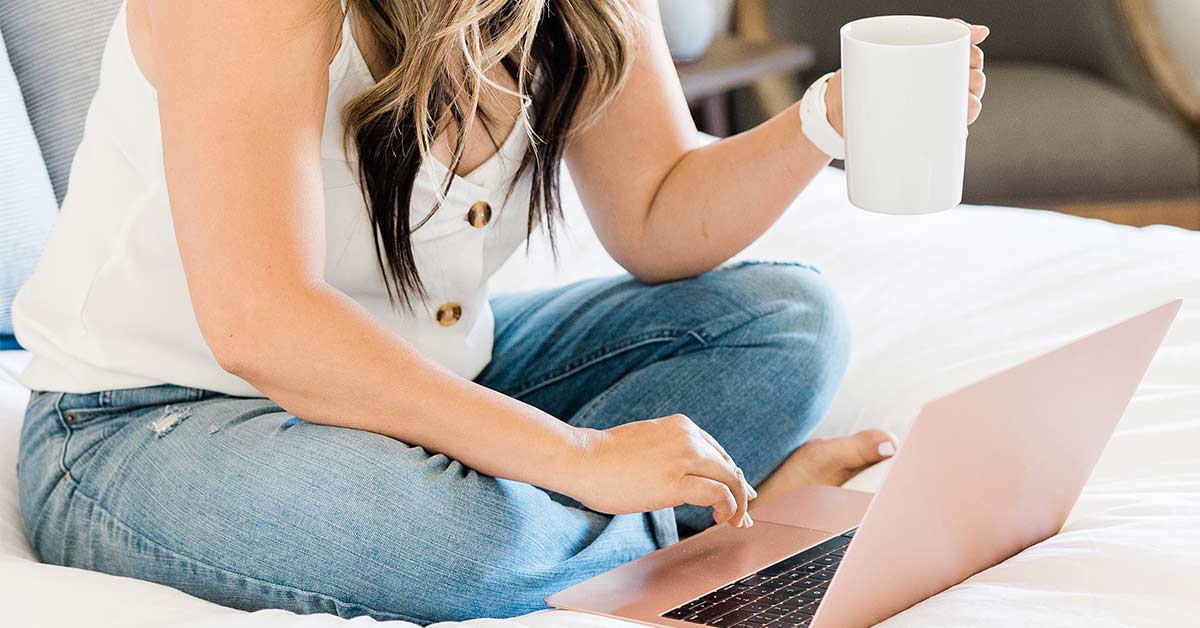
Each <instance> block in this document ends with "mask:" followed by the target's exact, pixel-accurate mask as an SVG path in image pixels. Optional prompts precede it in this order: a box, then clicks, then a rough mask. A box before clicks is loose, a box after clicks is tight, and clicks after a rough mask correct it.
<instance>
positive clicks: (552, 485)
mask: <svg viewBox="0 0 1200 628" xmlns="http://www.w3.org/2000/svg"><path fill="white" fill-rule="evenodd" d="M564 425H565V424H564ZM565 427H567V430H566V432H565V434H564V437H565V438H564V439H563V440H562V441H561V443H560V446H558V447H555V452H554V455H552V456H551V460H550V468H549V469H547V473H546V478H547V479H546V481H545V482H542V483H539V485H540V486H541V487H542V488H547V489H550V490H552V491H554V492H556V493H560V494H562V495H566V496H568V497H572V498H575V499H580V497H581V493H582V491H581V490H580V488H581V483H582V482H585V481H586V480H587V478H588V474H589V469H591V468H592V466H593V465H592V460H593V459H594V458H595V457H596V455H597V453H598V452H599V450H600V448H601V443H602V442H603V441H604V440H606V434H605V432H604V431H602V430H596V429H592V428H587V427H575V426H571V425H565Z"/></svg>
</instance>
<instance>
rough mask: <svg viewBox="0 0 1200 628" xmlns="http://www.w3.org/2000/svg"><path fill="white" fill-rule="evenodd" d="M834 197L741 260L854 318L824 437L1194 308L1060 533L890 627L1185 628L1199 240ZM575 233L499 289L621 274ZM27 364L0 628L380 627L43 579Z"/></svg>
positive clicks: (1191, 597)
mask: <svg viewBox="0 0 1200 628" xmlns="http://www.w3.org/2000/svg"><path fill="white" fill-rule="evenodd" d="M843 185H844V183H843V180H842V175H841V174H840V173H839V172H837V171H834V170H829V171H827V172H825V173H824V174H822V175H821V177H820V178H819V179H818V181H817V182H816V183H814V185H813V186H812V188H810V190H809V191H808V192H807V193H806V194H805V196H804V198H803V199H802V200H801V201H800V202H798V203H797V206H796V207H795V208H793V209H792V210H791V211H790V212H789V213H788V215H787V216H785V217H784V218H783V219H782V220H781V221H780V223H779V224H778V225H777V226H776V227H775V228H774V229H773V230H772V231H771V232H770V233H769V234H768V235H766V236H765V237H763V238H762V239H761V240H760V241H759V242H758V243H756V244H755V245H754V246H752V247H751V248H750V249H749V250H748V251H747V252H746V254H745V255H744V256H743V257H759V258H775V259H799V260H804V261H807V262H810V263H813V264H816V265H818V266H819V267H821V268H822V269H823V271H824V272H825V273H826V275H827V276H828V277H829V279H830V280H831V281H832V282H833V283H834V284H835V285H836V286H837V287H838V289H839V290H840V292H841V294H842V295H843V298H844V300H845V301H846V304H847V306H848V308H849V312H850V316H851V319H852V322H853V329H854V336H855V343H854V354H853V360H852V365H851V368H850V371H849V374H848V375H847V378H846V381H845V384H844V386H843V387H842V389H841V391H840V393H839V394H838V396H837V399H836V400H835V402H834V404H833V406H832V408H831V410H830V413H829V416H828V418H827V419H826V421H825V423H824V424H823V425H822V427H821V428H820V429H819V433H820V434H818V435H821V434H833V433H838V432H847V431H850V430H854V429H858V428H863V427H866V426H884V427H887V428H891V429H893V430H895V431H897V432H898V433H900V434H901V435H903V433H904V432H905V430H906V427H907V425H908V423H909V422H910V421H911V420H912V418H913V417H914V416H915V415H916V413H917V411H918V409H919V407H920V405H921V404H922V403H923V402H924V401H926V400H929V399H931V398H933V397H936V396H938V395H940V394H942V393H945V392H948V391H950V390H952V389H954V388H956V387H959V386H961V385H963V384H966V383H968V382H971V381H973V380H976V379H978V378H980V377H982V376H984V375H986V374H988V373H990V372H993V371H995V370H998V369H1001V368H1003V367H1005V366H1008V365H1011V364H1013V363H1015V362H1017V361H1019V360H1021V359H1022V358H1025V357H1028V356H1030V355H1033V354H1036V353H1038V352H1041V351H1044V350H1047V349H1050V348H1052V347H1055V346H1056V345H1059V344H1062V343H1064V342H1066V341H1068V340H1070V339H1072V338H1074V337H1076V336H1078V335H1081V334H1084V333H1086V332H1088V331H1091V330H1094V329H1097V328H1099V327H1101V326H1103V325H1105V324H1107V323H1110V322H1115V321H1117V320H1118V319H1121V318H1122V317H1125V316H1128V315H1132V314H1134V313H1137V312H1139V311H1142V310H1145V309H1149V308H1150V307H1152V306H1155V305H1159V304H1161V303H1164V302H1166V301H1167V300H1169V299H1172V298H1175V297H1185V298H1186V299H1189V301H1188V302H1187V303H1185V306H1184V309H1183V311H1182V313H1181V314H1180V317H1179V319H1178V321H1177V322H1176V324H1175V326H1174V328H1173V329H1172V330H1171V332H1170V334H1169V335H1168V337H1167V340H1166V344H1165V346H1164V347H1163V349H1162V350H1161V351H1160V352H1159V355H1158V356H1157V358H1156V359H1155V361H1154V364H1153V366H1152V367H1151V369H1150V372H1149V374H1148V375H1147V376H1146V379H1145V381H1144V382H1143V384H1142V386H1141V388H1140V390H1139V391H1138V394H1137V396H1136V397H1135V399H1134V401H1133V403H1132V405H1131V406H1130V408H1129V410H1128V412H1127V413H1126V415H1125V417H1124V419H1123V421H1122V423H1121V426H1120V428H1119V430H1118V432H1117V435H1116V436H1115V437H1114V439H1113V440H1112V442H1111V444H1110V445H1109V447H1108V449H1107V450H1106V452H1105V454H1104V456H1103V459H1102V460H1101V462H1100V465H1099V467H1098V469H1097V470H1096V473H1095V474H1094V475H1093V477H1092V478H1091V480H1090V482H1089V484H1088V487H1087V489H1086V490H1085V492H1084V494H1083V497H1082V498H1081V499H1080V501H1079V504H1078V507H1077V508H1076V509H1075V511H1074V512H1073V513H1072V516H1071V519H1070V521H1069V522H1068V524H1067V526H1066V528H1065V529H1064V531H1063V533H1062V534H1060V535H1058V536H1056V537H1054V538H1052V539H1050V540H1048V541H1046V542H1044V543H1041V544H1039V545H1037V546H1035V547H1033V548H1031V549H1029V550H1028V551H1026V552H1024V553H1022V554H1020V555H1018V556H1016V557H1014V558H1012V559H1010V560H1008V561H1006V562H1005V563H1003V564H1002V565H1000V566H998V567H996V568H993V569H990V570H988V571H986V572H984V573H982V574H979V575H978V576H975V577H974V578H971V579H970V580H968V581H967V582H965V583H963V584H960V585H958V586H956V587H954V588H952V589H950V590H949V591H947V592H945V593H943V594H941V595H938V596H936V597H934V598H932V599H930V600H928V601H926V602H924V603H922V604H919V605H917V606H916V607H914V608H912V609H910V610H908V611H906V612H905V613H902V614H901V615H899V616H897V617H895V618H893V619H891V620H889V621H888V622H886V623H885V624H884V625H886V626H888V627H889V628H897V627H906V626H922V627H928V626H987V627H992V626H995V627H1010V626H1092V627H1102V626H1147V627H1151V626H1153V627H1159V626H1188V625H1191V626H1194V625H1197V623H1198V622H1200V620H1198V619H1197V618H1198V617H1200V577H1197V576H1198V574H1200V233H1192V232H1186V231H1182V230H1178V229H1172V228H1149V229H1141V230H1135V229H1130V228H1125V227H1117V226H1113V225H1110V224H1107V223H1102V222H1096V221H1085V220H1079V219H1074V218H1069V217H1064V216H1060V215H1056V214H1050V213H1044V212H1035V211H1029V210H1012V209H1001V208H975V207H964V208H961V209H958V210H955V211H952V212H948V213H944V214H939V215H934V216H928V217H919V218H897V217H889V216H878V215H872V214H867V213H864V212H860V211H858V210H855V209H853V208H851V207H850V206H849V205H848V204H847V202H846V198H845V192H844V188H843ZM567 196H570V194H568V195H567ZM730 211H737V209H736V208H730ZM568 221H569V224H570V225H571V228H572V234H573V235H572V236H571V237H568V238H566V239H564V241H563V243H562V245H561V246H562V251H563V256H562V257H563V259H564V260H565V261H564V262H563V264H562V267H561V268H559V269H557V270H556V269H554V268H553V267H552V265H551V262H549V261H547V260H548V258H547V256H546V253H545V251H544V249H543V248H541V247H540V246H535V247H534V250H533V253H532V260H535V261H526V260H525V259H523V258H519V259H517V260H514V262H513V263H512V264H510V265H509V266H508V267H506V269H505V270H504V271H503V272H502V276H501V277H500V278H498V280H497V281H496V283H495V288H496V289H497V290H501V289H517V288H523V287H533V286H541V285H549V284H554V283H562V282H565V281H569V280H572V279H576V278H582V277H585V276H591V275H597V274H604V273H609V272H613V271H615V269H616V267H615V265H614V264H613V263H612V262H611V260H609V259H608V258H607V256H606V255H604V253H603V251H602V250H601V249H600V248H599V245H598V244H597V243H596V242H595V239H594V237H593V236H592V235H591V233H590V231H589V230H588V229H587V224H586V221H585V220H583V218H582V216H581V215H580V211H579V209H578V207H577V206H572V207H571V208H570V211H569V212H568ZM24 359H25V356H23V354H20V353H17V352H6V353H0V607H3V608H4V609H5V610H4V611H3V615H2V617H3V619H0V624H4V625H8V626H19V627H22V628H23V627H25V626H50V627H54V628H60V627H61V628H66V627H71V628H83V627H108V626H114V627H115V626H122V627H128V628H140V627H143V626H146V627H148V626H169V627H172V628H174V627H184V626H189V627H190V626H208V625H212V626H234V627H239V626H246V627H249V628H266V627H268V626H287V627H293V626H314V627H333V626H343V625H347V624H352V625H362V624H371V623H374V622H371V621H370V620H365V619H359V620H356V621H353V622H348V621H346V620H342V619H338V618H336V617H331V616H309V617H298V616H295V615H291V614H289V613H284V612H262V613H253V614H248V613H241V612H238V611H233V610H229V609H223V608H220V607H218V606H215V605H212V604H209V603H206V602H203V601H200V600H197V599H195V598H192V597H189V596H187V595H185V594H183V593H180V592H177V591H174V590H172V589H168V588H165V587H160V586H157V585H152V584H149V583H144V582H139V581H134V580H128V579H122V578H114V577H110V576H105V575H100V574H94V573H89V572H83V571H78V570H72V569H64V568H60V567H50V566H46V565H40V564H38V563H37V562H36V560H35V558H34V556H33V554H32V552H31V550H30V548H29V545H28V543H27V542H26V540H25V538H24V535H23V533H22V531H21V530H22V529H21V525H20V520H19V516H18V513H17V497H16V478H15V473H14V470H15V459H16V448H17V433H18V429H19V425H20V417H21V411H22V408H23V406H24V402H25V397H26V395H27V391H25V390H23V389H21V387H20V386H19V385H18V384H16V383H15V381H14V379H13V378H14V377H15V374H16V373H17V372H18V371H19V368H20V366H21V364H22V363H23V361H24ZM948 471H952V470H948ZM885 472H886V469H885V468H883V467H877V468H875V469H872V470H871V471H869V472H867V473H865V474H863V475H862V476H860V477H858V478H856V479H855V480H854V481H852V483H851V485H852V486H855V487H858V488H868V489H870V488H874V487H877V486H878V485H879V482H880V480H881V478H882V477H883V474H884V473H885ZM14 613H15V614H14ZM10 622H11V623H10ZM497 622H500V623H502V624H504V625H505V626H507V627H508V628H521V626H525V627H527V628H620V627H621V625H622V624H621V622H617V621H612V620H606V619H601V618H596V617H589V616H586V615H581V614H575V613H567V612H562V611H547V612H542V613H535V614H533V615H528V616H525V617H520V618H516V619H513V620H476V621H473V622H467V623H470V624H477V625H483V624H484V623H488V624H494V625H496V626H499V625H500V624H498V623H497Z"/></svg>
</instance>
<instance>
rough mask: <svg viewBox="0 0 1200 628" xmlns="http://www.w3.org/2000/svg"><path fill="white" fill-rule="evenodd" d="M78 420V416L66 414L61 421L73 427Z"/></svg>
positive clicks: (70, 413)
mask: <svg viewBox="0 0 1200 628" xmlns="http://www.w3.org/2000/svg"><path fill="white" fill-rule="evenodd" d="M78 420H79V415H77V414H75V413H74V412H68V413H66V414H64V415H63V421H65V422H66V424H67V425H75V423H76V422H77V421H78Z"/></svg>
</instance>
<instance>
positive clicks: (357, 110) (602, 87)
mask: <svg viewBox="0 0 1200 628" xmlns="http://www.w3.org/2000/svg"><path fill="white" fill-rule="evenodd" d="M346 8H347V10H348V11H350V12H352V13H356V14H357V17H358V18H359V23H360V24H361V25H363V26H365V27H366V31H367V33H366V35H367V36H369V37H371V38H372V43H374V44H375V45H376V47H377V48H378V52H379V54H378V56H379V58H380V60H381V65H383V66H384V67H386V68H387V73H386V74H385V75H384V76H383V77H382V78H381V79H380V80H379V81H378V83H377V84H376V85H375V86H374V87H373V88H371V89H370V90H368V91H367V92H366V93H364V94H362V95H361V96H359V97H358V98H357V99H355V100H354V101H353V102H352V103H350V105H349V106H348V107H347V108H346V110H345V112H344V114H343V115H344V122H345V128H346V143H347V146H348V147H349V146H351V145H353V147H354V148H355V149H356V150H357V154H358V166H359V176H360V177H361V180H362V181H361V182H362V187H363V195H364V198H365V200H366V202H367V206H368V210H369V212H370V217H371V221H372V223H374V226H375V232H376V238H375V251H376V255H377V257H378V260H379V269H380V272H381V273H383V275H384V278H385V280H386V284H387V289H388V296H389V297H390V298H391V299H392V301H393V302H397V301H399V302H402V303H403V304H404V305H406V306H407V305H410V304H411V300H412V297H413V296H417V297H424V296H425V291H424V288H423V285H422V282H421V278H420V276H419V274H418V271H417V267H416V261H415V259H414V256H413V247H412V243H411V236H412V233H413V231H414V230H415V229H417V228H418V227H420V226H421V225H422V224H424V222H425V221H427V220H428V219H429V218H430V217H431V216H432V215H433V213H434V212H436V211H437V207H436V206H435V207H433V208H430V211H429V214H427V215H426V216H425V217H424V218H422V219H421V220H420V221H419V222H418V223H417V224H416V225H414V224H411V220H410V207H409V206H410V203H411V200H412V188H413V182H414V180H415V178H416V176H417V173H418V171H419V170H420V167H421V164H422V162H423V161H424V160H425V159H426V158H428V156H429V155H430V152H431V151H430V146H431V145H432V144H433V142H434V138H435V135H436V134H437V133H438V132H439V129H454V131H452V132H454V133H455V138H454V139H455V140H456V141H452V142H450V145H451V146H453V147H454V151H453V156H452V159H451V163H450V164H448V168H447V169H448V171H449V174H448V175H447V177H446V180H445V181H443V182H441V186H442V187H441V191H442V193H443V194H444V193H445V192H447V191H448V190H449V188H450V186H451V184H452V183H453V180H454V172H455V171H456V170H457V168H458V166H459V163H460V161H461V160H462V156H463V150H464V147H465V145H466V135H467V132H468V131H469V129H470V128H471V125H472V124H474V123H476V122H479V123H482V124H483V125H484V129H485V130H487V131H488V134H489V135H491V132H490V125H489V120H488V119H487V116H486V115H485V114H484V112H483V110H482V109H481V108H480V106H479V102H480V95H481V93H482V90H483V89H485V87H486V88H491V89H499V90H501V91H507V92H510V93H511V90H507V89H505V88H503V87H500V86H499V85H496V84H495V83H494V82H492V81H490V80H489V79H488V77H487V74H486V72H487V71H488V69H490V68H495V67H502V68H503V70H504V72H505V73H507V75H508V76H509V77H510V78H511V79H512V80H513V82H514V83H515V84H516V86H517V88H516V94H515V95H516V96H518V97H519V98H520V99H521V102H522V104H523V107H522V113H521V116H522V118H523V120H518V124H521V123H528V126H527V128H529V129H530V131H531V133H530V135H531V137H530V140H531V141H530V143H529V148H528V150H527V151H526V153H525V155H524V157H523V158H522V161H521V165H520V169H519V172H518V174H517V176H516V177H515V178H514V180H513V182H512V183H513V184H515V183H516V181H517V180H519V179H521V178H522V176H523V175H524V174H526V173H529V174H530V175H531V176H530V180H531V184H530V185H531V195H530V199H531V200H530V207H529V216H528V220H527V230H528V231H529V232H530V233H532V231H533V229H534V228H535V227H536V226H537V225H539V224H543V225H545V227H546V229H547V230H548V232H549V233H550V235H551V240H552V241H553V223H554V221H555V220H556V219H558V218H560V217H561V203H560V195H559V186H558V181H559V164H560V163H561V161H562V154H563V149H564V147H565V144H566V140H567V139H568V138H569V137H570V135H571V134H572V133H573V132H575V131H577V130H578V129H579V128H581V127H582V126H583V125H585V124H586V123H587V122H588V121H590V120H592V119H594V116H595V115H596V114H597V113H598V112H600V111H601V110H602V109H603V108H604V107H605V106H606V105H607V104H608V103H609V102H610V101H611V100H612V98H614V97H615V95H616V94H617V92H618V91H619V90H620V88H621V87H622V85H623V84H624V81H625V77H626V76H627V74H628V71H629V66H630V64H631V60H632V56H633V47H634V45H635V44H634V35H633V33H634V32H635V29H634V23H633V20H634V19H635V14H634V12H633V10H632V9H631V8H630V7H629V6H628V0H349V1H348V2H347V3H346ZM497 64H499V66H497ZM493 138H494V136H493Z"/></svg>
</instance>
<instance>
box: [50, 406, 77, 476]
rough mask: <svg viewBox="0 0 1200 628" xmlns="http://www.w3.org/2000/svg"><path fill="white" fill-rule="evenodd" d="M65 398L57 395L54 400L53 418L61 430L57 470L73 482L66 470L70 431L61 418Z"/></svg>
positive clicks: (69, 472) (69, 427) (64, 420)
mask: <svg viewBox="0 0 1200 628" xmlns="http://www.w3.org/2000/svg"><path fill="white" fill-rule="evenodd" d="M66 396H67V395H66V393H58V396H57V397H56V398H55V399H54V414H55V418H57V419H58V425H59V427H61V428H62V430H63V442H62V449H61V451H59V455H58V470H59V471H62V474H63V475H64V476H66V477H67V479H68V480H72V481H73V480H74V479H73V478H72V477H71V471H70V470H69V469H67V444H68V443H70V442H71V434H72V431H71V426H70V425H69V424H68V423H67V421H66V419H65V418H63V411H62V401H63V398H64V397H66Z"/></svg>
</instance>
